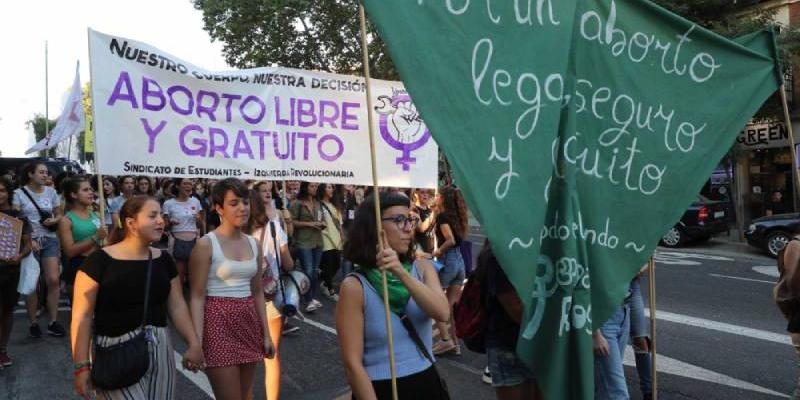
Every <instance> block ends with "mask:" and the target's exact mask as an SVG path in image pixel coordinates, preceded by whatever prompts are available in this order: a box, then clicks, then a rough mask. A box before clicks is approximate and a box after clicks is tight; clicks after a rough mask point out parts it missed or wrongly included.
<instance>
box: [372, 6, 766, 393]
mask: <svg viewBox="0 0 800 400" xmlns="http://www.w3.org/2000/svg"><path fill="white" fill-rule="evenodd" d="M365 5H366V7H367V11H368V13H369V15H370V18H371V20H372V21H373V22H374V23H375V24H376V25H377V27H378V30H379V32H380V35H381V37H382V39H383V40H384V41H386V43H387V45H388V47H389V51H390V54H391V56H392V59H393V60H394V62H395V63H396V64H397V67H398V68H399V71H400V74H401V76H402V77H403V81H404V82H405V83H406V85H407V87H408V89H409V92H410V93H411V95H412V96H413V97H414V100H415V103H416V104H417V105H418V107H419V110H420V111H421V113H422V116H423V118H425V121H426V124H427V125H428V126H429V127H430V128H431V132H432V133H433V135H434V138H435V139H436V141H437V143H439V145H440V146H442V150H443V152H444V153H445V154H446V156H447V158H448V160H449V161H450V163H451V165H452V166H453V168H454V170H455V176H456V181H457V182H458V184H459V186H460V187H461V189H462V192H463V193H464V194H465V196H466V199H467V202H468V204H469V206H470V209H471V210H472V211H473V212H474V213H475V214H476V215H477V217H478V219H479V220H480V222H481V224H482V227H483V229H484V231H485V232H486V233H487V234H488V236H489V238H490V240H491V241H492V249H493V250H494V252H495V254H496V255H497V257H498V259H499V261H500V263H501V264H502V267H503V269H504V271H505V272H506V274H507V275H508V276H509V279H510V281H511V282H512V283H513V284H514V286H515V288H516V290H517V293H518V294H519V295H520V298H521V299H522V301H523V302H524V304H525V310H524V315H523V316H524V318H523V323H522V329H521V332H520V340H519V341H518V347H517V353H518V355H519V356H520V357H521V359H522V360H523V361H524V362H525V363H526V364H528V365H529V366H531V367H532V368H533V370H534V372H535V373H536V374H537V377H538V378H539V383H540V385H541V386H542V388H543V390H544V395H545V398H547V399H592V398H594V393H593V392H594V386H593V377H594V365H593V360H594V355H593V351H592V336H591V335H592V331H593V330H595V329H598V328H600V326H601V325H602V324H603V323H604V322H605V321H606V320H607V319H609V317H610V316H611V315H612V314H614V313H615V312H617V311H618V310H619V309H620V307H621V305H622V302H623V299H624V298H625V296H626V295H627V293H628V285H629V282H630V281H631V279H632V278H633V277H634V276H635V275H636V273H637V272H638V271H639V269H640V267H641V266H642V265H643V264H645V262H646V261H647V259H648V258H649V257H650V256H651V255H652V254H653V251H654V250H655V247H656V245H657V243H658V240H659V238H660V237H661V236H662V235H663V234H664V232H666V231H667V229H668V228H669V227H671V226H672V225H673V224H674V223H675V221H677V220H678V219H679V218H680V216H681V214H682V213H683V211H684V210H685V207H686V206H687V205H689V204H690V203H691V201H692V199H693V198H694V197H695V195H696V194H697V192H698V190H699V189H700V187H701V186H702V184H703V183H704V182H705V181H706V180H707V179H708V176H709V175H710V173H711V171H712V170H713V168H714V167H715V166H716V165H717V163H718V161H719V159H720V158H721V157H722V155H723V154H724V153H725V152H726V151H728V149H729V148H730V147H731V145H732V144H733V142H734V140H735V139H736V136H737V134H738V132H739V131H740V130H741V129H742V127H743V126H744V124H745V122H746V121H747V120H748V119H750V118H751V116H752V115H753V114H754V113H755V112H756V110H757V109H758V108H759V107H760V105H761V104H762V102H763V101H764V100H765V99H766V98H767V97H768V96H769V95H771V94H772V93H774V92H775V90H776V89H777V88H778V85H779V84H780V79H781V74H780V71H778V68H777V66H776V55H775V54H776V52H775V46H774V38H773V37H772V35H771V33H766V34H757V35H754V36H751V37H748V38H747V40H742V41H740V42H739V43H737V42H734V41H730V40H726V39H725V38H723V37H721V36H719V35H716V34H714V33H712V32H710V31H707V30H705V29H703V28H701V27H699V26H697V25H695V24H693V23H691V22H689V21H686V20H684V19H682V18H680V17H679V16H676V15H674V14H671V13H669V12H667V11H665V10H664V9H662V8H660V7H658V6H656V5H654V4H653V3H651V2H649V1H646V0H584V1H549V0H538V1H518V0H509V1H502V2H501V1H455V0H447V1H422V0H419V1H418V0H404V1H400V0H398V1H384V0H366V1H365Z"/></svg>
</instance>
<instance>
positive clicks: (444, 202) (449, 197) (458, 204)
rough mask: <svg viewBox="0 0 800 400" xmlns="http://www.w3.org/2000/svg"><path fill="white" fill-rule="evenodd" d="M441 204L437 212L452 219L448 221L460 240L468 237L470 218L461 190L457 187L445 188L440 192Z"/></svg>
mask: <svg viewBox="0 0 800 400" xmlns="http://www.w3.org/2000/svg"><path fill="white" fill-rule="evenodd" d="M439 197H440V199H439V202H438V203H437V205H436V206H437V208H438V210H436V211H437V212H439V213H440V214H447V215H449V216H450V218H448V219H447V221H448V223H451V224H452V225H453V226H451V227H450V228H451V229H452V230H453V234H455V235H456V236H457V237H459V238H465V237H467V232H468V231H469V216H468V215H467V205H466V203H465V202H464V196H463V195H461V190H459V189H458V188H457V187H455V186H445V187H443V188H442V190H441V191H440V192H439Z"/></svg>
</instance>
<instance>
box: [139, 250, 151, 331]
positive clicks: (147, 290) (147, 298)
mask: <svg viewBox="0 0 800 400" xmlns="http://www.w3.org/2000/svg"><path fill="white" fill-rule="evenodd" d="M152 274H153V252H152V251H150V249H149V248H148V249H147V280H146V281H145V283H144V315H142V326H141V327H142V328H144V326H145V323H146V322H147V308H148V306H149V305H150V277H151V276H152Z"/></svg>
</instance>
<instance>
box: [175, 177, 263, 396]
mask: <svg viewBox="0 0 800 400" xmlns="http://www.w3.org/2000/svg"><path fill="white" fill-rule="evenodd" d="M211 198H212V204H213V207H214V209H215V210H216V212H217V213H218V214H219V216H220V221H221V223H220V226H219V227H218V228H217V229H215V230H214V231H213V232H210V233H209V234H208V235H206V236H204V237H203V238H201V239H200V240H199V241H198V242H197V245H196V246H195V248H194V250H193V251H192V255H191V257H190V259H189V270H190V273H189V286H190V289H191V295H190V297H191V299H190V304H191V311H192V320H193V322H194V326H195V330H196V331H197V334H198V336H199V337H200V340H201V341H202V343H203V353H204V354H205V356H206V370H205V371H206V375H208V379H209V381H210V382H211V388H212V389H213V391H214V397H216V398H217V399H218V400H244V399H249V398H252V392H253V381H254V379H255V369H256V363H259V362H261V361H262V360H263V359H264V357H267V358H272V357H274V354H275V351H274V347H273V344H272V339H271V337H270V334H269V329H267V325H266V315H265V310H264V292H263V290H262V287H261V275H262V269H261V268H262V267H261V263H259V262H257V260H260V259H261V257H262V254H261V250H260V249H259V248H258V245H257V243H256V240H255V239H254V238H253V237H251V236H248V235H245V234H244V233H243V232H242V229H243V228H244V227H245V226H246V225H247V220H248V218H249V215H250V206H249V191H248V189H247V187H246V186H245V185H244V184H243V183H242V182H241V181H240V180H238V179H236V178H228V179H225V180H222V181H220V182H218V183H217V184H216V185H215V186H214V189H213V191H212V193H211Z"/></svg>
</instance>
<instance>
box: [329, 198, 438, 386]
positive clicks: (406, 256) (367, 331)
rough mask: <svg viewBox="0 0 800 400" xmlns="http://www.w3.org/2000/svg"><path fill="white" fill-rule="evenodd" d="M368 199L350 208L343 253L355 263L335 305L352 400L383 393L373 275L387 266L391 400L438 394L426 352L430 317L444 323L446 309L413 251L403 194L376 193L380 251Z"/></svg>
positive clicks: (379, 284)
mask: <svg viewBox="0 0 800 400" xmlns="http://www.w3.org/2000/svg"><path fill="white" fill-rule="evenodd" d="M374 202H375V198H374V197H372V196H370V197H368V198H367V199H366V200H365V201H364V203H362V204H361V206H360V207H359V208H358V210H357V211H356V218H355V221H354V222H353V229H352V230H351V231H350V236H349V237H348V239H347V242H345V245H344V256H345V257H346V258H348V259H349V260H351V261H353V263H355V264H356V265H358V266H359V269H358V272H357V273H353V274H350V275H348V276H347V277H345V279H344V281H343V282H342V286H341V288H340V289H341V290H340V292H339V302H338V304H337V306H336V331H337V333H338V337H339V345H340V348H341V354H342V362H343V364H344V368H345V373H346V375H347V380H348V382H349V383H350V387H351V389H352V390H353V399H358V400H370V399H378V400H384V399H391V398H392V384H391V379H390V378H391V374H390V366H389V360H388V358H387V350H388V346H389V345H388V343H387V332H386V317H385V313H384V305H383V300H382V293H383V281H382V278H381V273H382V272H383V271H386V272H387V282H388V292H389V304H390V308H391V310H392V312H391V316H390V318H391V320H392V333H393V336H394V353H395V364H396V367H397V392H398V398H399V399H417V398H424V399H426V400H438V399H446V398H448V397H447V394H446V388H445V387H444V386H445V385H444V384H443V382H442V381H441V377H440V376H439V373H438V371H437V369H436V366H435V365H434V359H433V357H432V356H431V353H432V352H431V344H432V336H431V322H432V321H431V319H435V320H437V321H447V320H448V318H449V317H450V308H449V306H448V303H447V298H446V297H445V296H444V293H443V292H442V289H441V285H440V283H439V277H438V275H437V274H436V269H435V268H434V267H433V263H431V261H430V260H426V259H418V260H415V256H414V246H413V238H414V228H415V227H416V225H417V224H418V223H419V219H418V218H417V217H415V216H412V215H411V214H410V210H409V207H410V205H411V204H410V200H409V199H408V198H407V197H405V196H403V195H399V194H396V193H381V194H380V208H381V221H380V224H381V228H382V230H383V235H382V236H381V240H382V241H383V250H382V251H378V249H377V246H376V243H377V242H378V232H377V227H376V225H377V224H376V221H375V203H374Z"/></svg>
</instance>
